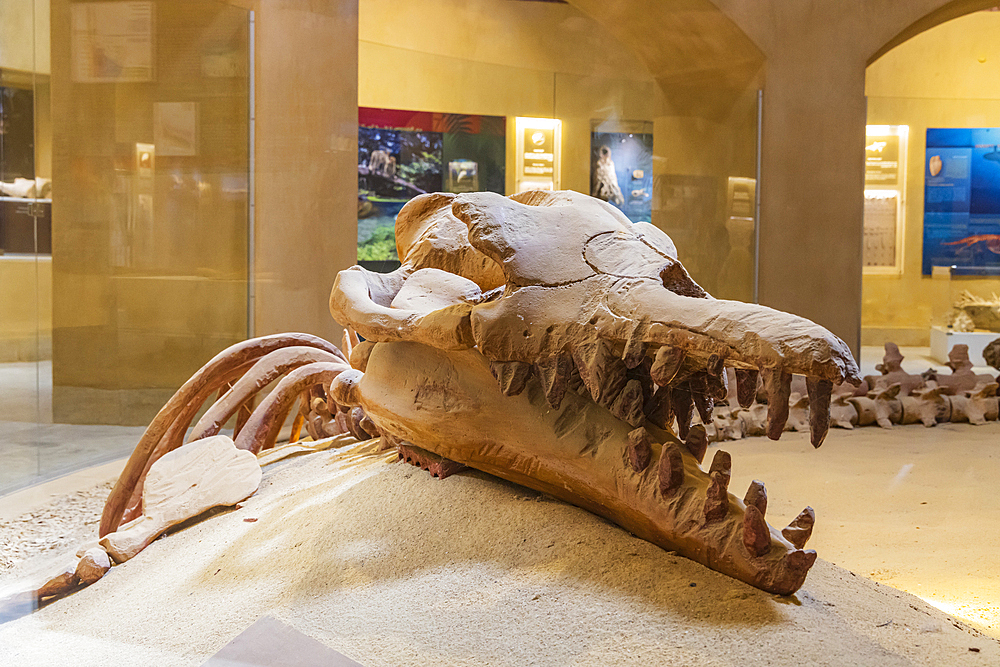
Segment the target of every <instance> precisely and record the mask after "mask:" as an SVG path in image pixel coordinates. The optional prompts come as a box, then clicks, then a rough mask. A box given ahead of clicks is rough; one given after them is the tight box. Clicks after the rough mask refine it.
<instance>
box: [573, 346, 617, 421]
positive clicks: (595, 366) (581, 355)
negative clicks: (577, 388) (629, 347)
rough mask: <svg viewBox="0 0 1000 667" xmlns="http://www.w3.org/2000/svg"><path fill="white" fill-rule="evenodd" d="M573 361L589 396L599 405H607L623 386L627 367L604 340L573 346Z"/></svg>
mask: <svg viewBox="0 0 1000 667" xmlns="http://www.w3.org/2000/svg"><path fill="white" fill-rule="evenodd" d="M573 362H574V363H575V364H576V369H577V371H578V372H579V373H580V379H581V380H583V384H584V385H586V387H587V389H589V390H590V396H591V398H593V399H594V401H595V402H597V403H600V404H601V405H605V406H606V405H609V404H610V403H611V402H612V401H614V399H615V398H616V397H617V396H618V394H619V393H621V390H622V389H623V388H624V387H625V383H626V381H627V378H626V376H625V373H626V371H627V370H628V369H626V368H625V362H623V361H622V360H621V359H619V358H618V356H617V355H616V354H615V353H614V350H613V349H612V347H611V344H610V343H608V342H607V341H605V340H602V339H596V340H592V341H588V342H586V343H579V344H577V345H576V346H574V347H573Z"/></svg>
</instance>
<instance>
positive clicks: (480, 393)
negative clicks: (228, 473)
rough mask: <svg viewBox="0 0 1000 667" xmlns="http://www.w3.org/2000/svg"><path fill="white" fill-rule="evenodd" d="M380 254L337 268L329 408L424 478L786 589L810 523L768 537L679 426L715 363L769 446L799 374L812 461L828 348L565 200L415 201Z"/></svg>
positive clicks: (833, 378) (653, 231)
mask: <svg viewBox="0 0 1000 667" xmlns="http://www.w3.org/2000/svg"><path fill="white" fill-rule="evenodd" d="M396 238H397V248H398V251H399V256H400V259H401V261H402V267H401V268H400V269H398V270H396V271H395V272H393V273H391V274H388V275H381V274H375V273H371V272H368V271H366V270H364V269H362V268H361V267H354V268H352V269H349V270H347V271H343V272H341V273H340V275H339V276H338V278H337V282H336V283H335V285H334V288H333V293H332V295H331V298H330V309H331V312H332V314H333V316H334V318H335V319H336V320H337V321H338V322H339V323H341V324H343V325H347V326H350V327H353V328H354V329H355V330H356V331H358V332H359V333H360V334H361V335H362V336H364V337H365V338H366V339H367V340H366V341H365V343H363V344H361V345H359V346H357V347H356V348H355V349H354V351H353V353H352V355H351V361H352V365H353V366H354V367H355V369H357V370H355V371H347V372H343V373H341V374H340V375H338V376H337V377H336V378H334V379H333V381H332V383H331V387H330V392H331V396H332V398H333V400H335V401H336V402H337V403H338V404H341V405H348V406H355V407H361V408H363V409H364V411H365V413H366V414H367V416H368V418H369V419H370V420H371V421H372V422H373V423H374V425H375V426H377V428H378V430H379V431H380V432H381V433H382V435H383V438H384V439H385V440H386V441H387V442H393V443H395V444H397V445H398V446H399V447H400V450H401V456H405V457H406V458H409V459H411V460H414V461H415V462H418V463H421V464H422V465H424V466H425V467H428V468H429V469H432V470H434V471H436V472H438V473H445V474H446V473H447V472H448V471H449V470H450V469H452V468H453V467H454V465H455V464H461V465H468V466H471V467H474V468H477V469H480V470H482V471H484V472H488V473H491V474H494V475H496V476H498V477H502V478H505V479H508V480H511V481H514V482H517V483H519V484H523V485H525V486H528V487H531V488H534V489H537V490H540V491H544V492H546V493H549V494H551V495H553V496H555V497H558V498H561V499H563V500H565V501H567V502H570V503H573V504H575V505H578V506H580V507H583V508H586V509H588V510H590V511H592V512H594V513H596V514H599V515H602V516H604V517H607V518H608V519H610V520H612V521H614V522H615V523H617V524H619V525H621V526H622V527H623V528H625V529H626V530H628V531H630V532H632V533H634V534H636V535H638V536H640V537H642V538H644V539H647V540H649V541H651V542H653V543H655V544H658V545H660V546H662V547H663V548H666V549H672V550H676V551H678V552H679V553H681V554H683V555H685V556H687V557H688V558H691V559H693V560H696V561H698V562H701V563H703V564H705V565H706V566H708V567H710V568H712V569H715V570H718V571H719V572H722V573H725V574H728V575H730V576H733V577H736V578H738V579H741V580H743V581H745V582H747V583H750V584H752V585H754V586H757V587H759V588H762V589H764V590H767V591H770V592H774V593H779V594H790V593H793V592H794V591H796V590H797V589H798V588H799V587H800V586H801V585H802V582H803V581H804V580H805V577H806V573H807V572H808V570H809V568H810V567H811V566H812V564H813V562H814V561H815V558H816V553H815V552H814V551H805V550H803V546H804V545H805V542H806V540H807V539H808V537H809V535H810V534H811V531H812V526H813V521H814V515H813V512H812V510H811V509H810V508H806V510H804V511H803V512H802V513H801V514H800V515H799V516H798V517H797V518H796V519H795V520H794V521H793V522H792V523H791V524H790V525H789V526H788V527H787V528H785V529H784V530H782V531H780V532H779V531H776V530H774V529H772V528H771V527H770V526H769V525H768V524H767V523H766V521H765V520H764V514H765V512H766V509H767V495H766V492H765V490H764V486H763V484H761V483H760V482H754V483H753V484H752V485H751V487H750V489H749V491H748V492H747V494H746V496H745V498H744V499H743V500H742V501H741V500H740V499H738V498H736V497H734V496H732V495H730V494H729V492H728V485H729V479H730V457H729V455H728V454H727V453H726V452H723V451H718V452H716V454H715V457H714V459H713V460H712V463H711V466H710V468H709V471H708V472H707V473H706V472H704V471H703V470H702V469H701V467H700V465H699V464H700V463H701V462H702V459H703V457H704V455H705V451H706V444H707V443H706V440H705V435H704V430H703V429H702V428H700V427H694V428H692V427H691V421H692V417H693V411H694V410H695V409H697V410H698V411H699V413H700V415H701V417H702V420H703V421H704V422H706V423H708V421H709V419H710V418H711V411H712V406H713V401H714V400H721V399H724V398H725V397H726V395H727V386H726V373H725V367H726V366H732V367H734V368H735V369H736V377H737V393H738V395H739V397H740V402H741V403H742V404H744V406H748V405H749V404H750V402H752V400H753V396H754V394H755V393H756V389H757V384H758V374H760V375H761V376H762V377H763V380H764V385H765V388H766V390H767V393H768V396H769V401H768V403H769V407H768V434H769V435H770V436H771V437H772V438H774V439H777V437H778V436H779V435H780V434H781V431H782V429H783V427H784V423H785V420H786V419H787V416H788V395H789V385H790V381H791V375H792V374H793V373H797V374H802V375H805V376H806V379H807V388H808V393H809V399H810V407H811V410H810V421H811V424H810V426H811V431H812V442H813V445H814V446H817V447H818V446H819V445H820V444H821V443H822V440H823V438H824V436H825V435H826V431H827V428H828V425H829V402H830V393H831V389H832V387H833V385H834V384H836V383H839V382H843V381H845V380H846V381H850V382H854V383H857V382H858V381H859V378H858V368H857V365H856V363H855V362H854V359H853V358H852V357H851V354H850V351H849V350H848V349H847V346H846V345H845V344H844V343H843V342H842V341H841V340H840V339H838V338H837V337H836V336H834V335H833V334H831V333H830V332H829V331H827V330H826V329H824V328H822V327H820V326H818V325H816V324H815V323H813V322H810V321H808V320H805V319H803V318H801V317H796V316H794V315H789V314H787V313H783V312H780V311H776V310H773V309H770V308H766V307H763V306H757V305H752V304H745V303H740V302H734V301H724V300H717V299H713V298H712V297H710V296H709V295H708V294H707V293H706V292H705V291H704V290H703V289H701V287H699V286H698V285H697V284H696V283H695V282H694V281H693V280H692V279H691V278H690V276H689V275H688V274H687V272H686V271H685V269H684V267H683V266H682V265H681V264H680V262H679V261H678V260H677V252H676V250H675V248H674V245H673V243H672V242H671V241H670V239H669V238H668V237H667V236H666V235H665V234H664V233H663V232H662V231H660V230H659V229H657V228H656V227H654V226H653V225H650V224H648V223H636V224H633V223H631V222H630V221H629V220H628V219H627V218H625V217H624V216H623V215H622V214H621V213H620V212H618V211H617V209H615V208H613V207H612V206H610V205H608V204H606V203H604V202H601V201H599V200H597V199H594V198H591V197H587V196H585V195H580V194H577V193H573V192H554V193H553V192H528V193H523V194H519V195H514V196H512V197H507V198H505V197H501V196H500V195H495V194H491V193H475V194H465V195H458V196H454V195H442V194H436V195H425V196H422V197H419V198H417V199H415V200H413V201H411V202H410V203H409V204H407V205H406V206H405V207H404V208H403V210H402V211H401V212H400V214H399V217H398V218H397V222H396ZM675 418H676V420H677V436H679V437H677V436H675V435H674V433H673V432H672V431H671V430H669V426H670V425H671V424H673V422H674V419H675ZM451 462H455V464H452V463H451Z"/></svg>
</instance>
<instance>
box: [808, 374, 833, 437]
mask: <svg viewBox="0 0 1000 667" xmlns="http://www.w3.org/2000/svg"><path fill="white" fill-rule="evenodd" d="M806 391H808V392H809V433H810V442H812V446H813V447H819V446H820V445H822V444H823V439H824V438H826V433H827V431H829V430H830V395H831V394H832V393H833V383H832V382H830V381H829V380H823V379H821V378H813V377H807V378H806Z"/></svg>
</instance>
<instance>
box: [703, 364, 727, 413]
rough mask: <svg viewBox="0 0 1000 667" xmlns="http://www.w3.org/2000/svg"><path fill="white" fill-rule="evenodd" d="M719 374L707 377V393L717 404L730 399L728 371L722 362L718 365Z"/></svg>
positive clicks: (711, 374) (710, 373) (710, 374)
mask: <svg viewBox="0 0 1000 667" xmlns="http://www.w3.org/2000/svg"><path fill="white" fill-rule="evenodd" d="M718 366H719V368H720V370H719V372H718V373H712V372H711V371H709V373H708V374H707V375H706V376H705V390H706V391H705V393H706V394H708V396H710V397H712V399H713V400H714V401H715V402H716V403H720V402H722V401H725V400H726V399H727V398H728V397H729V379H728V378H727V377H726V369H725V367H724V366H722V363H721V360H720V362H719V364H718Z"/></svg>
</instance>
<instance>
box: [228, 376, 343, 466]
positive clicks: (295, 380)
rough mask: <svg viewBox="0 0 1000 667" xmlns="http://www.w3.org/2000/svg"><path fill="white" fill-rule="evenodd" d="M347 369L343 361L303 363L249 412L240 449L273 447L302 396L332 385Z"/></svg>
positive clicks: (258, 449)
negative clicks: (318, 386) (313, 389)
mask: <svg viewBox="0 0 1000 667" xmlns="http://www.w3.org/2000/svg"><path fill="white" fill-rule="evenodd" d="M347 370H351V367H350V365H349V364H346V363H344V362H340V361H336V362H330V361H320V362H315V363H311V364H306V365H305V366H300V367H298V368H296V369H295V370H293V371H292V372H291V373H289V374H288V375H286V376H285V377H284V378H282V379H281V382H279V383H278V386H276V387H275V388H274V390H273V391H272V392H271V393H270V394H268V395H267V398H265V399H264V400H263V401H261V403H260V405H259V406H257V409H256V410H254V411H253V414H252V415H250V419H249V420H247V424H246V426H245V427H244V428H243V431H242V432H241V433H240V435H239V436H238V437H237V438H236V447H237V449H245V450H248V451H250V452H253V453H254V454H257V453H258V452H260V451H261V450H262V449H270V448H271V447H273V446H274V441H275V440H276V439H277V437H278V432H279V431H281V426H282V424H284V423H285V418H286V417H287V416H288V413H289V411H291V409H292V407H293V406H294V405H295V401H296V400H297V399H298V397H299V395H300V394H301V393H302V392H303V391H304V390H305V389H307V388H309V387H311V386H313V385H317V384H322V385H325V386H330V383H331V382H333V380H334V378H336V377H337V376H338V375H339V374H340V373H342V372H344V371H347Z"/></svg>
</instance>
